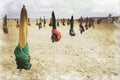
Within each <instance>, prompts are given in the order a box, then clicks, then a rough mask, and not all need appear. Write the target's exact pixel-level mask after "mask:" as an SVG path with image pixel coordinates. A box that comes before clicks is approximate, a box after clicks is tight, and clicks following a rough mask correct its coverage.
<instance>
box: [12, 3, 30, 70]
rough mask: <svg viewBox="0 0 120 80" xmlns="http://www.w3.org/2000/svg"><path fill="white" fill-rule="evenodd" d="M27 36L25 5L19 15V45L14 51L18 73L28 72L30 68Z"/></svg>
mask: <svg viewBox="0 0 120 80" xmlns="http://www.w3.org/2000/svg"><path fill="white" fill-rule="evenodd" d="M27 36H28V18H27V10H26V8H25V5H23V8H22V10H21V15H20V28H19V43H18V45H17V47H16V48H15V50H14V54H15V57H16V64H17V69H20V71H21V70H22V69H25V70H29V69H30V68H31V64H30V55H29V45H28V43H27Z"/></svg>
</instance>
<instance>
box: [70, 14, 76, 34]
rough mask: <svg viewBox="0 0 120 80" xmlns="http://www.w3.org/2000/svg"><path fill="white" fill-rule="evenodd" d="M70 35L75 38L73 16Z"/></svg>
mask: <svg viewBox="0 0 120 80" xmlns="http://www.w3.org/2000/svg"><path fill="white" fill-rule="evenodd" d="M69 34H70V35H71V36H75V32H74V20H73V16H71V20H70V30H69Z"/></svg>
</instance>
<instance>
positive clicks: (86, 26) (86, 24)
mask: <svg viewBox="0 0 120 80" xmlns="http://www.w3.org/2000/svg"><path fill="white" fill-rule="evenodd" d="M85 29H86V30H88V17H86V20H85Z"/></svg>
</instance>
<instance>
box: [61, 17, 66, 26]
mask: <svg viewBox="0 0 120 80" xmlns="http://www.w3.org/2000/svg"><path fill="white" fill-rule="evenodd" d="M62 25H63V26H65V19H64V18H63V19H62Z"/></svg>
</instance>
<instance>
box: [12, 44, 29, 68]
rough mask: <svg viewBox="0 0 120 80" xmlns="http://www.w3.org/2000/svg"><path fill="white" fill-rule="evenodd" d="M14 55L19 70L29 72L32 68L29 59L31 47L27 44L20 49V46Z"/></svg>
mask: <svg viewBox="0 0 120 80" xmlns="http://www.w3.org/2000/svg"><path fill="white" fill-rule="evenodd" d="M14 55H15V57H16V64H17V69H25V70H29V69H30V68H31V64H30V60H29V58H28V55H29V46H28V43H26V45H25V47H24V48H21V47H20V44H18V46H17V47H16V48H15V50H14Z"/></svg>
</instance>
